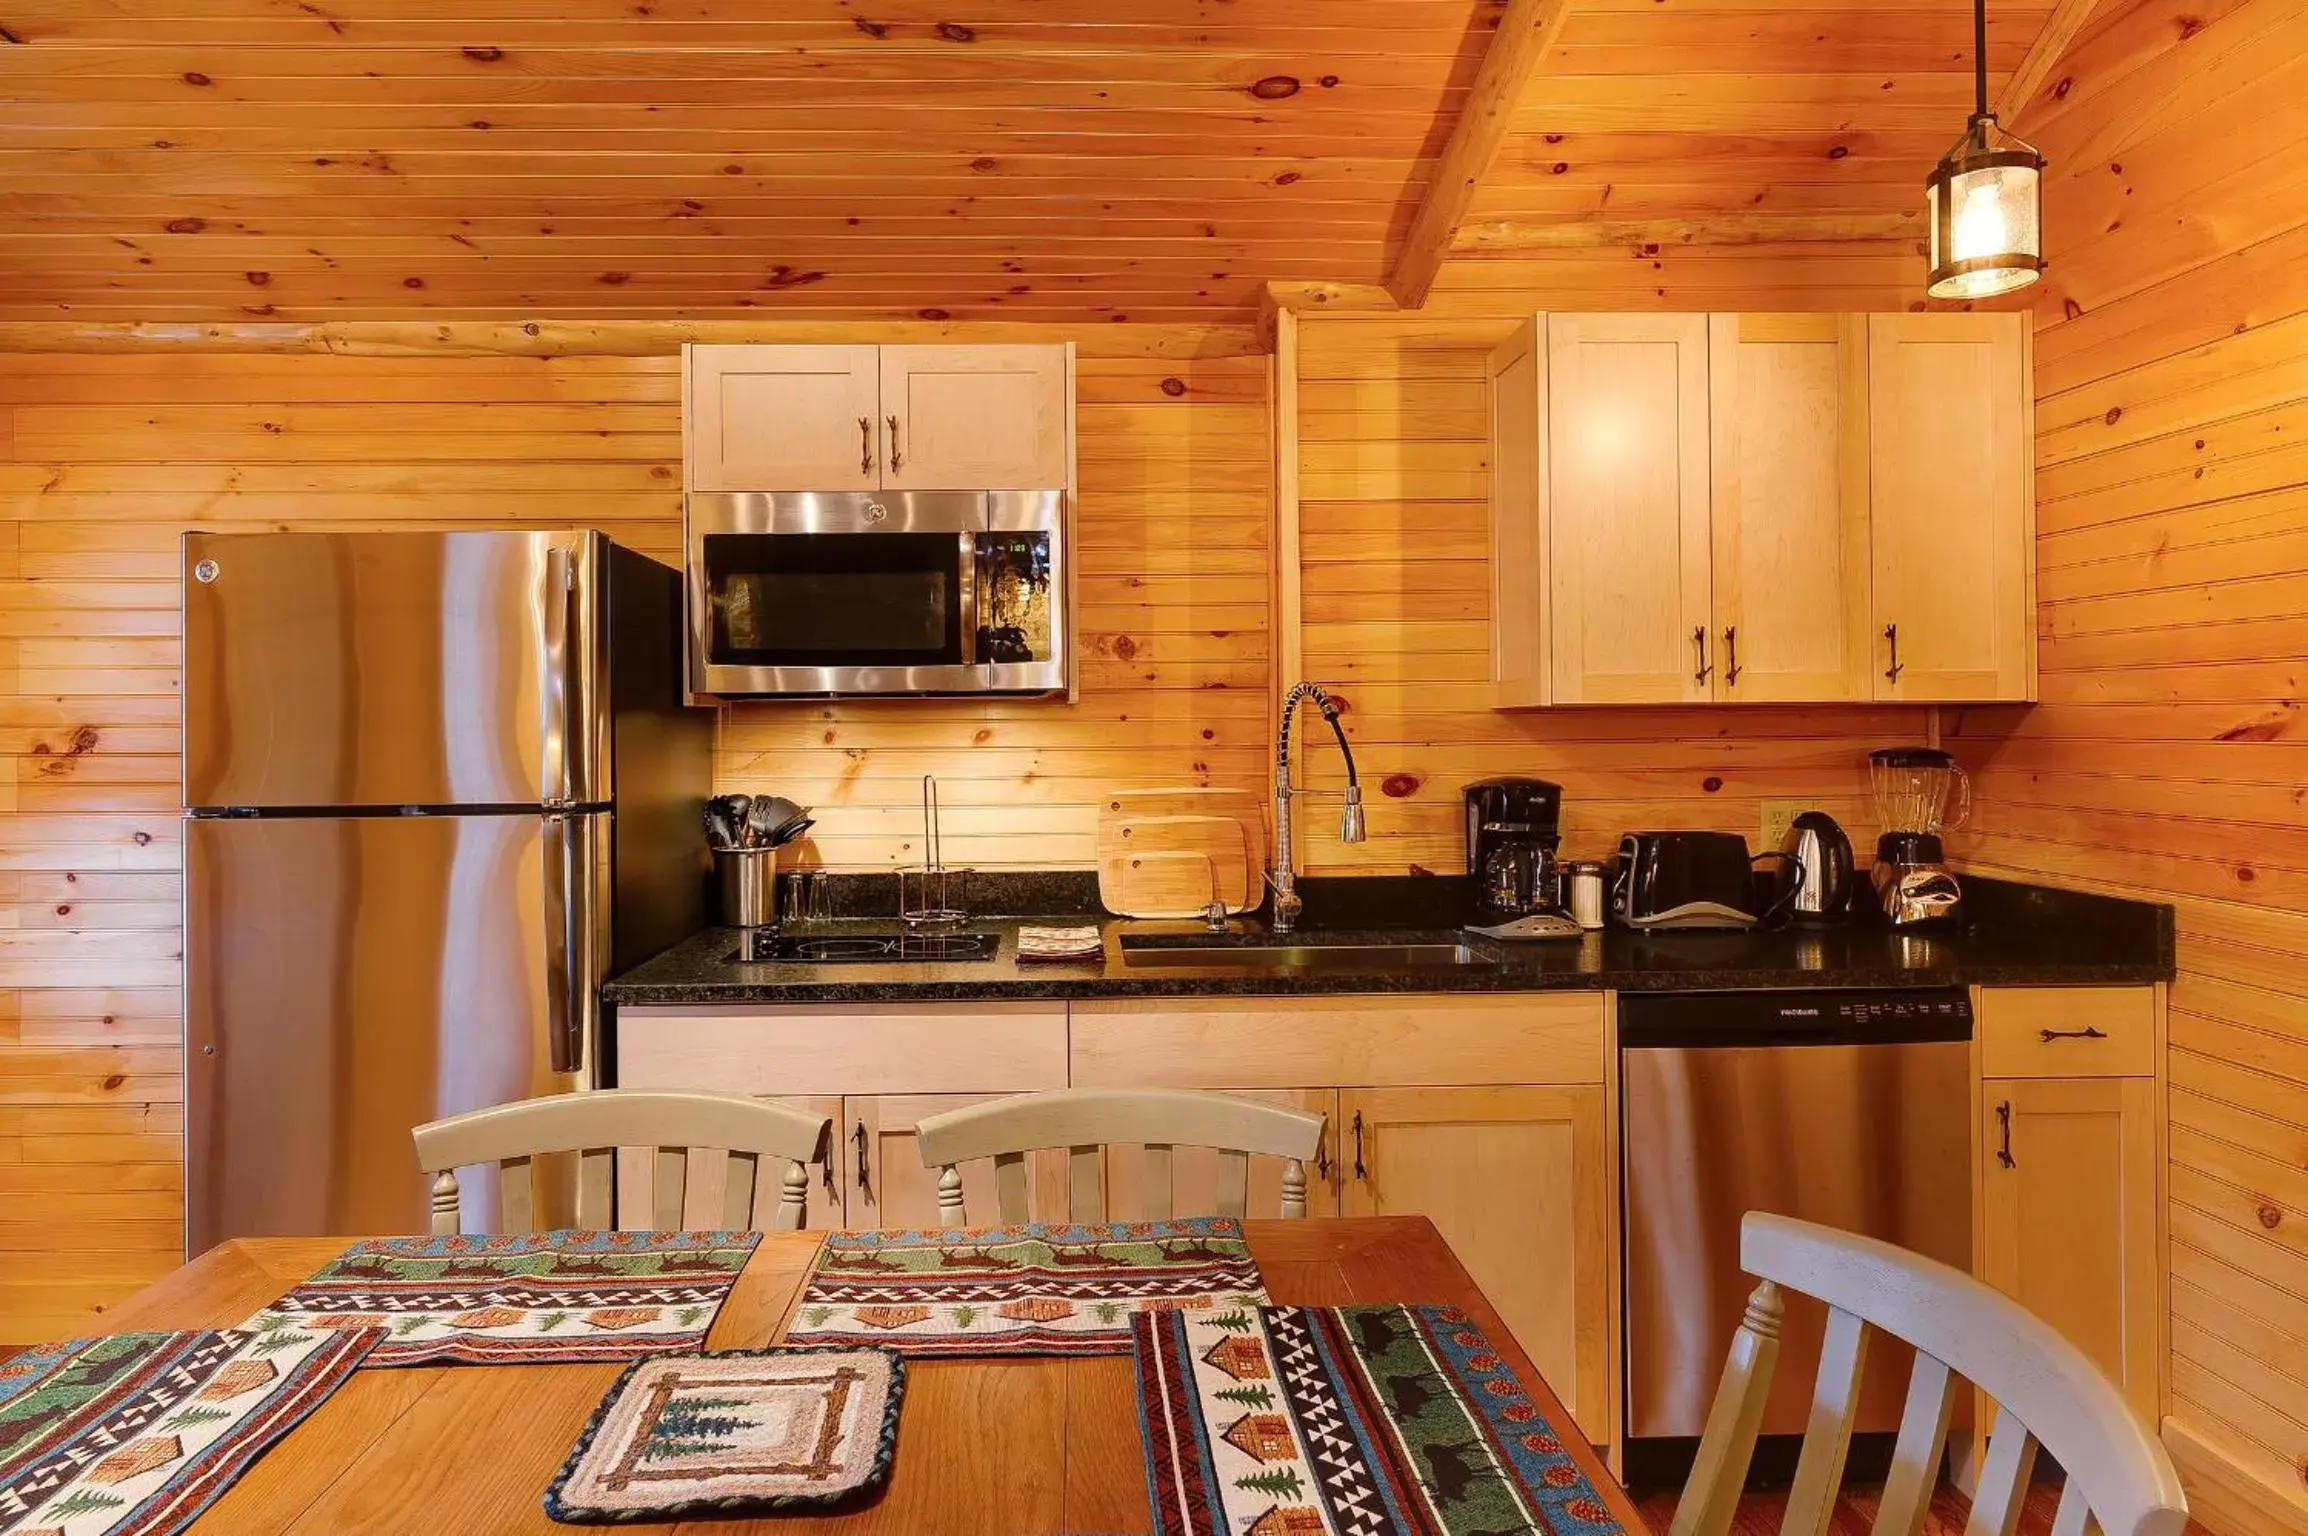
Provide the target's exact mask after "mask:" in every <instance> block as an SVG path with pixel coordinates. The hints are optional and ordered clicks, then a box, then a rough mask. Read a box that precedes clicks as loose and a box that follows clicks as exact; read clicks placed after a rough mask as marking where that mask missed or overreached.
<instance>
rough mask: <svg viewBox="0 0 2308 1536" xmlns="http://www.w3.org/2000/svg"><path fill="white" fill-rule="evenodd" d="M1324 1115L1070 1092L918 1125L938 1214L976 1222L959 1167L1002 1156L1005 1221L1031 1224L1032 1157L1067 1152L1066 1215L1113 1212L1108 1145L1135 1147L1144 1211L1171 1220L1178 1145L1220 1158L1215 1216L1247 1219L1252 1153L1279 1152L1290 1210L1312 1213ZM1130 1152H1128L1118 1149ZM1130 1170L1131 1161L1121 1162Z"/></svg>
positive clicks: (1168, 1093)
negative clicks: (1312, 1171) (1310, 1174)
mask: <svg viewBox="0 0 2308 1536" xmlns="http://www.w3.org/2000/svg"><path fill="white" fill-rule="evenodd" d="M1323 1131H1324V1126H1323V1118H1322V1116H1320V1115H1312V1114H1307V1113H1305V1112H1304V1111H1302V1110H1295V1109H1285V1108H1283V1107H1281V1106H1280V1105H1275V1104H1267V1103H1262V1102H1260V1101H1259V1100H1256V1099H1239V1098H1233V1097H1230V1096H1228V1095H1225V1094H1216V1093H1191V1092H1186V1091H1183V1090H1178V1089H1142V1090H1126V1089H1109V1088H1059V1089H1053V1090H1051V1091H1049V1092H1046V1093H1029V1094H1021V1095H1019V1096H1017V1097H1016V1098H1010V1099H999V1100H995V1101H993V1102H991V1103H987V1104H973V1105H970V1106H968V1107H967V1108H964V1109H957V1110H951V1111H948V1112H947V1113H945V1114H942V1115H931V1116H929V1117H928V1118H926V1119H924V1120H922V1121H921V1122H920V1123H919V1124H918V1125H917V1126H916V1127H915V1138H916V1140H917V1142H918V1143H919V1145H920V1147H921V1154H922V1163H923V1165H924V1166H925V1167H929V1168H935V1169H937V1170H939V1173H938V1219H939V1220H940V1221H942V1222H944V1223H945V1224H946V1225H948V1226H961V1225H966V1224H967V1220H968V1202H967V1200H966V1199H965V1198H964V1196H963V1193H962V1175H961V1168H960V1165H961V1164H963V1163H965V1162H974V1161H977V1160H978V1159H981V1158H991V1159H992V1160H993V1164H994V1182H995V1193H996V1196H997V1203H998V1204H999V1206H1000V1208H1001V1217H1002V1220H1003V1221H1005V1222H1021V1221H1027V1220H1030V1219H1032V1212H1031V1210H1030V1202H1029V1200H1028V1197H1027V1190H1028V1178H1027V1155H1028V1154H1029V1153H1032V1152H1038V1151H1045V1150H1048V1151H1056V1150H1059V1149H1063V1150H1064V1151H1065V1153H1066V1164H1067V1212H1066V1215H1067V1219H1068V1220H1070V1221H1075V1222H1096V1221H1104V1220H1108V1219H1110V1214H1111V1213H1109V1211H1108V1210H1107V1190H1106V1155H1107V1148H1108V1147H1109V1146H1116V1145H1122V1146H1127V1145H1136V1146H1138V1147H1139V1148H1140V1149H1141V1160H1140V1161H1139V1163H1138V1168H1139V1170H1140V1173H1141V1176H1142V1178H1143V1180H1144V1183H1145V1186H1146V1187H1145V1193H1144V1199H1143V1208H1142V1209H1141V1211H1139V1212H1138V1213H1137V1214H1139V1215H1140V1216H1143V1217H1145V1218H1147V1219H1151V1220H1161V1219H1166V1218H1168V1217H1170V1216H1172V1215H1174V1214H1178V1211H1177V1205H1178V1200H1177V1187H1176V1182H1175V1172H1176V1166H1177V1165H1176V1158H1175V1153H1176V1149H1177V1148H1179V1147H1204V1148H1210V1149H1212V1150H1214V1151H1215V1152H1216V1153H1217V1155H1218V1184H1217V1193H1216V1199H1215V1203H1216V1205H1217V1210H1216V1211H1215V1212H1205V1211H1187V1212H1185V1213H1184V1214H1186V1215H1189V1216H1196V1215H1211V1214H1215V1215H1220V1216H1235V1217H1240V1216H1245V1215H1248V1214H1249V1204H1250V1193H1249V1191H1250V1159H1251V1158H1252V1157H1253V1156H1263V1157H1278V1158H1281V1159H1282V1160H1283V1168H1282V1187H1283V1197H1282V1214H1283V1215H1284V1216H1292V1217H1296V1216H1304V1215H1305V1214H1306V1163H1307V1162H1308V1161H1310V1160H1311V1159H1313V1157H1314V1156H1315V1154H1316V1152H1317V1151H1318V1150H1319V1149H1320V1147H1321V1145H1322V1137H1323ZM1117 1155H1119V1154H1117ZM1121 1171H1122V1172H1123V1173H1124V1174H1127V1172H1128V1171H1129V1165H1128V1164H1124V1165H1122V1169H1121Z"/></svg>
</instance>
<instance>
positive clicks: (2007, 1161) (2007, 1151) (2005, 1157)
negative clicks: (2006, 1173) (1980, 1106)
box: [1995, 1099, 2019, 1168]
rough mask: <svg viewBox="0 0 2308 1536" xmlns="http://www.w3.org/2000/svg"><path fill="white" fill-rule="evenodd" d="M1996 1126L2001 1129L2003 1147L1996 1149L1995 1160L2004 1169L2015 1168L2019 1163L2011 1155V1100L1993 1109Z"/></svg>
mask: <svg viewBox="0 0 2308 1536" xmlns="http://www.w3.org/2000/svg"><path fill="white" fill-rule="evenodd" d="M1995 1118H1996V1124H1997V1125H1999V1126H2001V1127H2002V1128H2003V1145H2002V1146H2000V1147H1998V1148H1996V1151H1995V1160H1996V1161H1997V1162H1999V1163H2001V1164H2003V1165H2004V1166H2005V1167H2006V1168H2017V1167H2018V1166H2019V1163H2018V1162H2017V1161H2015V1160H2014V1159H2013V1157H2012V1155H2011V1100H2009V1099H2006V1100H2004V1101H2003V1102H2002V1103H2001V1104H1998V1105H1997V1106H1996V1107H1995Z"/></svg>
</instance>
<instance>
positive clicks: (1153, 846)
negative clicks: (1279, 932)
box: [1098, 784, 1266, 917]
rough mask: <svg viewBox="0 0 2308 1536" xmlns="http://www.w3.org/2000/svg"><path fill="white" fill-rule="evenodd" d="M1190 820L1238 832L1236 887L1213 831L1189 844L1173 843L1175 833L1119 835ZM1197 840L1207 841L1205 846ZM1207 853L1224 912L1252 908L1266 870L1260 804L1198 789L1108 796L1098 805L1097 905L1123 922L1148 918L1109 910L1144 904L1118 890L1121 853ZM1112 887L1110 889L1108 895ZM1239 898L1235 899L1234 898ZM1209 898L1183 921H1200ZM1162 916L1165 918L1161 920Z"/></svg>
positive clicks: (1246, 794)
mask: <svg viewBox="0 0 2308 1536" xmlns="http://www.w3.org/2000/svg"><path fill="white" fill-rule="evenodd" d="M1173 817H1190V818H1195V819H1197V820H1202V819H1209V818H1214V817H1215V818H1224V819H1228V820H1231V821H1233V822H1235V823H1236V824H1237V825H1238V826H1239V827H1240V828H1241V841H1240V844H1239V851H1238V852H1237V853H1236V854H1235V855H1234V860H1235V861H1236V862H1239V864H1240V866H1241V871H1242V873H1241V877H1240V883H1239V885H1237V883H1236V879H1235V877H1234V875H1233V874H1232V873H1231V872H1230V871H1229V870H1228V869H1226V868H1225V867H1224V866H1225V865H1226V863H1227V862H1228V861H1227V855H1226V853H1225V852H1224V850H1225V849H1227V848H1229V847H1235V846H1236V845H1235V844H1233V843H1232V842H1231V841H1230V840H1228V839H1227V838H1225V837H1224V835H1223V834H1221V833H1218V832H1216V831H1215V830H1214V829H1208V828H1204V829H1199V830H1197V831H1195V832H1193V833H1192V834H1190V837H1189V840H1188V841H1185V842H1180V841H1177V840H1176V839H1177V838H1178V836H1179V835H1180V834H1178V833H1176V832H1174V831H1173V832H1167V833H1156V834H1153V836H1154V839H1155V840H1154V841H1151V842H1149V841H1147V840H1146V838H1147V834H1145V833H1135V834H1133V835H1132V836H1131V837H1129V838H1125V836H1124V834H1123V829H1124V828H1125V827H1129V826H1134V825H1136V824H1137V823H1139V822H1141V821H1150V820H1158V819H1159V820H1164V821H1167V820H1168V819H1169V818H1173ZM1203 839H1208V840H1207V841H1205V840H1203ZM1131 851H1137V852H1148V851H1155V852H1175V851H1208V852H1211V853H1213V854H1214V856H1215V859H1216V864H1217V867H1218V868H1219V874H1218V894H1219V896H1220V897H1221V899H1223V900H1224V901H1225V902H1226V903H1227V909H1228V910H1229V911H1242V910H1244V909H1246V908H1248V907H1253V906H1256V905H1257V904H1258V900H1259V893H1260V891H1261V890H1262V889H1263V884H1264V878H1265V876H1264V871H1265V867H1266V807H1265V802H1264V801H1262V800H1261V799H1260V798H1259V797H1258V796H1257V795H1255V794H1253V793H1252V792H1251V791H1249V790H1247V789H1207V788H1203V787H1201V786H1199V785H1193V784H1188V785H1183V786H1179V787H1175V788H1155V789H1118V790H1112V791H1109V792H1108V793H1107V795H1106V796H1105V797H1104V798H1103V799H1102V800H1100V801H1099V803H1098V873H1099V880H1100V885H1099V899H1100V900H1101V901H1102V902H1103V903H1104V905H1105V906H1106V909H1107V910H1108V911H1110V912H1114V913H1117V914H1120V915H1123V916H1153V915H1155V914H1152V913H1135V912H1129V911H1126V910H1125V909H1124V908H1123V907H1121V906H1117V905H1115V900H1116V899H1117V898H1118V899H1121V900H1124V901H1129V902H1132V903H1136V904H1144V899H1143V898H1142V897H1138V896H1136V895H1132V894H1126V893H1125V892H1124V891H1122V890H1121V889H1120V888H1119V875H1120V865H1119V861H1120V860H1121V859H1122V857H1123V856H1124V854H1125V853H1126V852H1131ZM1110 886H1112V887H1114V888H1112V889H1109V887H1110ZM1238 892H1239V894H1237V893H1238ZM1209 904H1210V897H1208V896H1204V897H1203V898H1202V899H1201V901H1200V902H1199V903H1197V904H1196V906H1195V908H1194V910H1193V911H1192V912H1189V913H1185V914H1183V915H1185V916H1188V917H1200V916H1201V915H1202V913H1203V911H1204V910H1205V909H1206V908H1207V907H1208V906H1209ZM1165 915H1168V914H1165Z"/></svg>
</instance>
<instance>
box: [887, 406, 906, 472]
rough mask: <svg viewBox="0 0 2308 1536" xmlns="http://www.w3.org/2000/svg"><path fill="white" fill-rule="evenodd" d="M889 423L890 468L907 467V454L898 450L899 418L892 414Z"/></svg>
mask: <svg viewBox="0 0 2308 1536" xmlns="http://www.w3.org/2000/svg"><path fill="white" fill-rule="evenodd" d="M889 423H890V468H891V469H892V470H900V469H903V468H905V467H906V456H905V455H904V454H902V453H900V452H898V419H897V418H896V417H895V416H892V417H890V418H889Z"/></svg>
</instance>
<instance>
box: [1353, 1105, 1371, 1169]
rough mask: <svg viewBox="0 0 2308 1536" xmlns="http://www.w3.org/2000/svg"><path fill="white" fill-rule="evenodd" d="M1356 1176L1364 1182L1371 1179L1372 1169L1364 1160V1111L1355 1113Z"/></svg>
mask: <svg viewBox="0 0 2308 1536" xmlns="http://www.w3.org/2000/svg"><path fill="white" fill-rule="evenodd" d="M1354 1176H1355V1177H1356V1178H1358V1179H1363V1180H1368V1179H1369V1178H1370V1169H1369V1168H1368V1167H1367V1166H1365V1165H1364V1163H1363V1160H1362V1111H1361V1110H1359V1109H1358V1110H1356V1111H1355V1112H1354Z"/></svg>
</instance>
